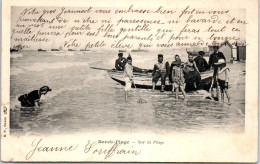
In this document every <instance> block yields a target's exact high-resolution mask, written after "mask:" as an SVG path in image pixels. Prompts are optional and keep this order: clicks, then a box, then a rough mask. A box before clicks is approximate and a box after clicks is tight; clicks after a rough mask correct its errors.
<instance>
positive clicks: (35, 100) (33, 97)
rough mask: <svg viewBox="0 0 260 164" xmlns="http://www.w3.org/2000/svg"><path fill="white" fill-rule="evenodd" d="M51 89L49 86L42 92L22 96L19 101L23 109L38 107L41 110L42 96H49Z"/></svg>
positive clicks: (35, 91) (44, 87)
mask: <svg viewBox="0 0 260 164" xmlns="http://www.w3.org/2000/svg"><path fill="white" fill-rule="evenodd" d="M49 91H51V89H50V88H49V87H48V86H43V87H41V88H40V90H34V91H32V92H30V93H28V94H24V95H21V96H20V97H19V98H18V100H19V101H20V102H21V106H22V107H36V108H39V101H40V98H41V95H45V94H47V93H48V92H49Z"/></svg>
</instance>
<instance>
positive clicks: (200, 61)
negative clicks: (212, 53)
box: [194, 51, 209, 72]
mask: <svg viewBox="0 0 260 164" xmlns="http://www.w3.org/2000/svg"><path fill="white" fill-rule="evenodd" d="M198 54H199V55H198V56H197V57H196V58H195V59H194V61H195V62H196V65H197V67H198V69H199V72H205V71H207V70H208V69H209V65H208V63H207V61H206V60H205V59H204V58H203V56H204V55H205V52H204V51H199V52H198Z"/></svg>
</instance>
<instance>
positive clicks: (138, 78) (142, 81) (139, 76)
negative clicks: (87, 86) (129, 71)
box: [92, 67, 213, 91]
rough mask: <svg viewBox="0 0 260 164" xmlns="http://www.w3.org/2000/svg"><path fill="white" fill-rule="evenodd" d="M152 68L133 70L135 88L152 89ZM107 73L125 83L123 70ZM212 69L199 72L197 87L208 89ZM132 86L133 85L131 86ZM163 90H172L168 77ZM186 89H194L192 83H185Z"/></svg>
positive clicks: (158, 87) (158, 83) (158, 85)
mask: <svg viewBox="0 0 260 164" xmlns="http://www.w3.org/2000/svg"><path fill="white" fill-rule="evenodd" d="M92 68H93V67H92ZM151 72H152V70H148V71H147V72H144V73H139V72H134V78H133V79H134V83H135V85H136V87H137V88H143V89H152V73H151ZM107 73H108V75H109V76H110V77H111V78H112V79H113V80H115V81H116V82H118V83H120V84H122V85H125V81H124V74H123V71H117V70H115V69H112V70H107ZM212 75H213V72H212V71H208V72H205V73H201V82H200V84H199V85H198V88H197V89H204V90H209V88H210V84H211V80H212ZM132 87H134V86H132ZM155 89H161V81H160V80H159V81H158V82H157V84H156V87H155ZM165 90H166V91H171V90H172V85H171V84H170V82H169V78H168V77H167V78H166V82H165ZM185 90H186V91H191V90H194V88H193V85H192V84H186V87H185Z"/></svg>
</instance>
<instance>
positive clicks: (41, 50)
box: [38, 48, 46, 51]
mask: <svg viewBox="0 0 260 164" xmlns="http://www.w3.org/2000/svg"><path fill="white" fill-rule="evenodd" d="M38 51H46V50H43V49H40V48H39V49H38Z"/></svg>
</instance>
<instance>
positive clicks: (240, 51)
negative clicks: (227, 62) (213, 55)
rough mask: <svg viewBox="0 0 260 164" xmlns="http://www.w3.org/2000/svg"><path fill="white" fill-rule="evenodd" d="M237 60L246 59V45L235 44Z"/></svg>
mask: <svg viewBox="0 0 260 164" xmlns="http://www.w3.org/2000/svg"><path fill="white" fill-rule="evenodd" d="M237 60H246V46H237Z"/></svg>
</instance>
